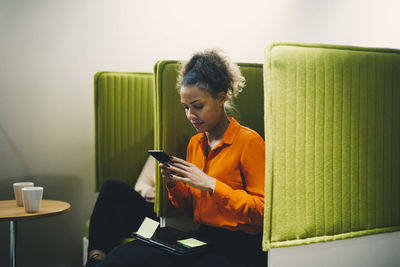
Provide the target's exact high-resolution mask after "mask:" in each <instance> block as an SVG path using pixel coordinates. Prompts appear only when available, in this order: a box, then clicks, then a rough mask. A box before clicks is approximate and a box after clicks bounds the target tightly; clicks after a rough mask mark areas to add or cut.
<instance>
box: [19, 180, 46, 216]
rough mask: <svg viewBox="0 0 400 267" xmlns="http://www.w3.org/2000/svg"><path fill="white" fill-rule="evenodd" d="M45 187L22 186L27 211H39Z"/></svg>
mask: <svg viewBox="0 0 400 267" xmlns="http://www.w3.org/2000/svg"><path fill="white" fill-rule="evenodd" d="M42 197H43V187H40V186H34V187H24V188H22V199H23V202H24V207H25V212H29V213H32V212H39V210H40V204H41V203H42Z"/></svg>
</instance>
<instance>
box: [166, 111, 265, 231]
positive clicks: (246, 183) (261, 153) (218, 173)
mask: <svg viewBox="0 0 400 267" xmlns="http://www.w3.org/2000/svg"><path fill="white" fill-rule="evenodd" d="M206 147H207V138H206V135H205V134H204V133H199V134H196V135H195V136H193V137H192V138H191V139H190V142H189V145H188V148H187V157H186V160H187V161H188V162H191V163H193V164H195V165H196V166H197V167H199V168H200V169H202V170H203V171H204V172H205V173H206V174H207V175H209V176H211V177H213V178H215V179H216V184H215V188H214V192H213V193H212V194H210V193H209V192H207V191H200V190H198V189H196V188H194V187H192V186H189V185H185V184H183V183H181V182H178V183H177V185H176V186H174V187H173V188H168V187H167V188H168V191H169V199H170V200H171V202H172V204H173V205H174V206H176V207H178V208H183V209H184V210H187V211H192V212H193V221H194V222H198V223H202V224H207V225H210V226H214V227H220V228H225V229H228V230H233V231H235V230H242V231H244V232H247V233H249V234H257V233H259V232H261V231H262V225H263V214H264V180H265V143H264V140H263V139H262V138H261V136H260V135H259V134H258V133H257V132H255V131H253V130H251V129H249V128H247V127H244V126H242V125H240V124H239V123H238V122H237V121H236V120H235V119H233V118H230V124H229V127H228V129H227V130H226V132H225V134H224V136H223V138H222V140H221V142H220V143H219V144H218V145H217V146H216V147H215V148H214V149H212V150H211V151H210V153H209V154H208V157H206Z"/></svg>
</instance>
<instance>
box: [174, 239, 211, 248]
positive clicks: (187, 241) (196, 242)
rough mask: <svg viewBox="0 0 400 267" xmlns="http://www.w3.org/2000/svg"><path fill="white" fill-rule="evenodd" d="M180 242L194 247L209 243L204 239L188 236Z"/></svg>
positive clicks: (185, 245)
mask: <svg viewBox="0 0 400 267" xmlns="http://www.w3.org/2000/svg"><path fill="white" fill-rule="evenodd" d="M178 244H180V245H182V246H184V247H187V248H194V247H200V246H204V245H207V243H204V242H203V241H200V240H197V239H194V238H187V239H182V240H178Z"/></svg>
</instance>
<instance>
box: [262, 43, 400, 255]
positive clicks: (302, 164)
mask: <svg viewBox="0 0 400 267" xmlns="http://www.w3.org/2000/svg"><path fill="white" fill-rule="evenodd" d="M264 79H265V80H264V83H265V110H266V119H265V129H266V148H267V150H266V151H267V152H266V153H267V155H266V172H267V173H266V201H265V216H264V217H265V221H264V240H263V249H264V250H268V249H270V248H272V247H282V246H291V245H300V244H308V243H314V242H320V241H328V240H336V239H343V238H349V237H355V236H361V235H365V234H373V233H381V232H388V231H397V230H400V178H399V175H400V142H399V141H400V140H399V139H400V109H399V106H400V105H399V103H400V51H398V50H391V49H372V48H371V49H370V48H360V47H346V46H333V45H312V44H291V43H273V44H271V45H270V46H269V47H268V48H267V49H266V61H265V70H264Z"/></svg>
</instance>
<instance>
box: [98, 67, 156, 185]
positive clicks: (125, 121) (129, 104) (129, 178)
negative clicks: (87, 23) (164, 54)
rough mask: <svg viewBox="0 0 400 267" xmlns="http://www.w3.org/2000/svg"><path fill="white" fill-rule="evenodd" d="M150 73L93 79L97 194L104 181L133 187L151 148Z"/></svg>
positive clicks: (103, 74)
mask: <svg viewBox="0 0 400 267" xmlns="http://www.w3.org/2000/svg"><path fill="white" fill-rule="evenodd" d="M153 86H154V82H153V74H152V73H126V72H98V73H96V75H95V78H94V98H95V102H94V106H95V168H96V179H95V183H96V190H97V191H98V190H99V189H100V188H101V185H102V184H103V183H104V181H106V180H111V179H113V180H120V181H124V182H126V183H128V184H132V185H134V184H135V183H136V180H137V178H138V176H139V174H140V172H141V170H142V168H143V165H144V163H145V161H146V159H147V157H148V154H147V150H148V149H152V148H153V146H154V113H153V112H154V102H153V101H154V98H153Z"/></svg>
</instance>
